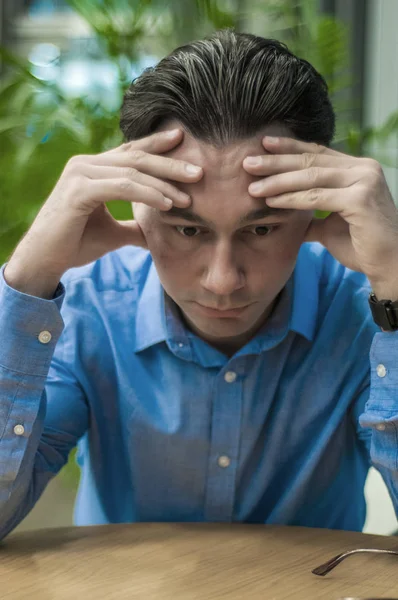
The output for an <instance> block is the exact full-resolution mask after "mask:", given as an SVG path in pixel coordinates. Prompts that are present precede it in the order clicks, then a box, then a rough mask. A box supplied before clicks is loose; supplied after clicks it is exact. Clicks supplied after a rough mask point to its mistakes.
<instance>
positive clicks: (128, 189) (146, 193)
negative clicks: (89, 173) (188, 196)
mask: <svg viewBox="0 0 398 600" xmlns="http://www.w3.org/2000/svg"><path fill="white" fill-rule="evenodd" d="M85 198H87V202H88V203H90V202H91V203H92V205H93V206H98V204H100V203H103V202H111V201H112V200H125V201H126V202H141V203H142V204H146V205H147V206H151V207H153V208H157V209H159V210H169V209H170V208H171V207H172V205H173V202H172V200H170V199H169V198H166V197H165V196H164V195H163V194H162V193H161V192H159V191H158V190H156V189H155V188H152V187H150V186H146V185H141V184H139V183H136V182H135V181H132V180H131V179H127V178H124V177H118V178H116V179H90V183H89V185H88V186H87V190H86V192H85Z"/></svg>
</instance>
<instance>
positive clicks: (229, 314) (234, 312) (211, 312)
mask: <svg viewBox="0 0 398 600" xmlns="http://www.w3.org/2000/svg"><path fill="white" fill-rule="evenodd" d="M194 304H195V306H196V307H198V310H199V311H200V312H201V313H202V314H204V315H206V316H207V317H213V318H216V319H234V318H237V317H240V316H241V315H242V314H244V312H245V311H246V310H247V309H248V308H249V306H250V304H247V305H246V306H242V307H240V308H230V309H227V310H219V309H217V308H210V307H209V306H204V305H203V304H199V303H198V302H194Z"/></svg>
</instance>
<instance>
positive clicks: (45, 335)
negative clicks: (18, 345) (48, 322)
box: [39, 331, 51, 344]
mask: <svg viewBox="0 0 398 600" xmlns="http://www.w3.org/2000/svg"><path fill="white" fill-rule="evenodd" d="M50 340H51V333H50V332H49V331H41V332H40V334H39V342H41V343H42V344H48V342H49V341H50Z"/></svg>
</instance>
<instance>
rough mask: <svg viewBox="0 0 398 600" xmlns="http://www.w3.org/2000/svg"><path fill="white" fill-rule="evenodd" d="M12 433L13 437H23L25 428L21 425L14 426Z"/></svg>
mask: <svg viewBox="0 0 398 600" xmlns="http://www.w3.org/2000/svg"><path fill="white" fill-rule="evenodd" d="M14 433H15V435H23V434H24V433H25V427H24V426H23V425H15V427H14Z"/></svg>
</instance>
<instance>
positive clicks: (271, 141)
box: [264, 135, 279, 144]
mask: <svg viewBox="0 0 398 600" xmlns="http://www.w3.org/2000/svg"><path fill="white" fill-rule="evenodd" d="M264 140H265V142H266V143H267V144H277V143H278V142H279V138H277V137H273V136H272V135H266V136H265V138H264Z"/></svg>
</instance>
